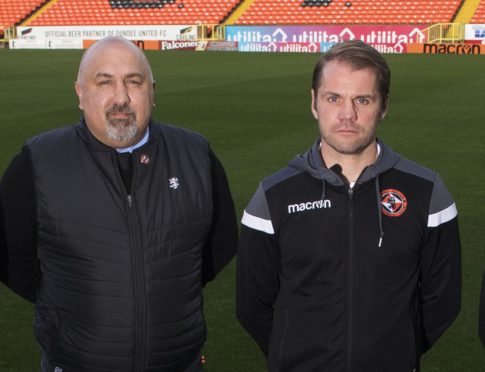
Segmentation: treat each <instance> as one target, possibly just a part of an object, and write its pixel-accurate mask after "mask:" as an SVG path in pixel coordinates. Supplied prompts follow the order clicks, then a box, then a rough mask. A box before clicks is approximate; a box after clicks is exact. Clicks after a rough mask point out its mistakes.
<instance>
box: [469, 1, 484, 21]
mask: <svg viewBox="0 0 485 372" xmlns="http://www.w3.org/2000/svg"><path fill="white" fill-rule="evenodd" d="M471 23H485V0H481V1H480V4H479V5H478V8H477V9H476V10H475V14H474V15H473V18H472V20H471Z"/></svg>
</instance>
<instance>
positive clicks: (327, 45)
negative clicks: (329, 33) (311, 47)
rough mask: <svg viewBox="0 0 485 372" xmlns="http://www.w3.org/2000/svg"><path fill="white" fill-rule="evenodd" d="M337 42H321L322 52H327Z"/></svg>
mask: <svg viewBox="0 0 485 372" xmlns="http://www.w3.org/2000/svg"><path fill="white" fill-rule="evenodd" d="M334 45H335V43H320V52H321V53H325V52H326V51H327V50H329V49H330V48H331V47H333V46H334Z"/></svg>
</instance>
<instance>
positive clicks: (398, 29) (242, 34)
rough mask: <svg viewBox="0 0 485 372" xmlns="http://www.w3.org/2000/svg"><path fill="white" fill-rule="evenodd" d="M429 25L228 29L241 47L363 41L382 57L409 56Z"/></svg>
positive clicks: (232, 27) (235, 27)
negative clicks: (410, 45) (408, 51)
mask: <svg viewBox="0 0 485 372" xmlns="http://www.w3.org/2000/svg"><path fill="white" fill-rule="evenodd" d="M425 27H426V25H331V26H328V25H327V26H325V25H320V26H319V25H314V26H227V27H226V39H227V40H228V41H237V42H240V43H330V44H335V43H338V42H340V41H344V40H354V39H357V40H362V41H364V42H366V43H367V44H370V45H372V46H373V47H374V48H376V49H377V50H378V51H380V52H381V53H405V52H406V44H408V43H423V42H424V41H425V34H424V33H423V32H422V29H424V28H425Z"/></svg>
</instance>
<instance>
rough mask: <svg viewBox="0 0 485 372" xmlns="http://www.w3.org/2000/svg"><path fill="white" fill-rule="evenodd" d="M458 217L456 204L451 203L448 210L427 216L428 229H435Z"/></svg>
mask: <svg viewBox="0 0 485 372" xmlns="http://www.w3.org/2000/svg"><path fill="white" fill-rule="evenodd" d="M457 215H458V211H457V210H456V204H455V203H453V204H452V205H450V206H449V207H448V208H445V209H443V210H442V211H439V212H437V213H433V214H430V215H429V216H428V227H436V226H439V225H441V224H443V223H445V222H448V221H450V220H452V219H453V218H455V217H456V216H457Z"/></svg>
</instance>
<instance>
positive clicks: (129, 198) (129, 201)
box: [127, 195, 133, 209]
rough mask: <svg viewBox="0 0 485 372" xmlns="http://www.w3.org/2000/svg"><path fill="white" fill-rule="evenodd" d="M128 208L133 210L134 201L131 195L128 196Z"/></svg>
mask: <svg viewBox="0 0 485 372" xmlns="http://www.w3.org/2000/svg"><path fill="white" fill-rule="evenodd" d="M127 199H128V208H130V209H131V208H133V199H132V198H131V195H128V197H127Z"/></svg>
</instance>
